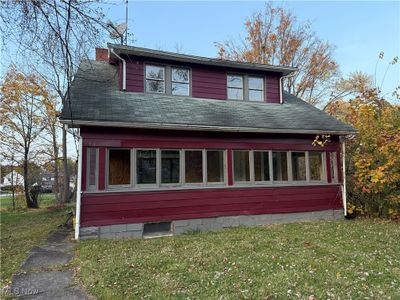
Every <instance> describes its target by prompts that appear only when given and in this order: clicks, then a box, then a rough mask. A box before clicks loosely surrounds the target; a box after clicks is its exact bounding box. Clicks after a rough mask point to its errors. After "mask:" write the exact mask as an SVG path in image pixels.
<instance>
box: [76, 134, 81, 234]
mask: <svg viewBox="0 0 400 300" xmlns="http://www.w3.org/2000/svg"><path fill="white" fill-rule="evenodd" d="M81 194H82V136H81V135H79V150H78V179H77V181H76V213H75V240H78V239H79V229H80V225H81Z"/></svg>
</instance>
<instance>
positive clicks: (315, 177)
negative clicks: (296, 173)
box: [308, 151, 324, 181]
mask: <svg viewBox="0 0 400 300" xmlns="http://www.w3.org/2000/svg"><path fill="white" fill-rule="evenodd" d="M308 156H309V165H310V179H311V181H322V180H323V175H324V168H323V167H324V166H323V163H322V161H323V159H322V158H323V153H322V152H317V151H310V152H309V153H308Z"/></svg>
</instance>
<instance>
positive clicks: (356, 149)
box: [326, 88, 400, 217]
mask: <svg viewBox="0 0 400 300" xmlns="http://www.w3.org/2000/svg"><path fill="white" fill-rule="evenodd" d="M326 111H327V112H328V113H330V114H332V115H334V116H336V117H338V118H340V119H342V120H343V121H344V122H347V123H349V124H351V125H353V126H354V127H355V128H356V129H357V131H358V133H357V134H356V135H355V136H353V137H351V138H349V139H348V140H347V142H346V144H347V145H346V152H347V158H348V159H347V170H346V171H347V172H346V173H347V174H348V190H349V199H350V202H352V203H353V204H355V205H356V206H358V207H361V208H362V210H363V211H364V212H366V213H369V214H373V215H378V216H387V215H395V214H398V216H399V217H400V190H399V187H400V160H399V157H400V106H399V105H398V104H396V103H390V102H389V101H387V100H385V99H383V98H382V97H381V96H380V93H379V90H377V89H376V88H372V89H369V90H365V91H364V92H362V93H361V94H360V95H358V96H356V97H355V98H354V99H351V100H350V101H345V100H338V101H335V102H332V103H330V104H329V105H328V106H327V108H326Z"/></svg>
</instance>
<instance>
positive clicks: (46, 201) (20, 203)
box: [0, 193, 56, 211]
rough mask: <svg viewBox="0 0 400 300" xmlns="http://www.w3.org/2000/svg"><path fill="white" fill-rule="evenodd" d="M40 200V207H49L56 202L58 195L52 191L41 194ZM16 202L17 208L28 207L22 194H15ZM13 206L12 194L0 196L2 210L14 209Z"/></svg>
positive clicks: (0, 209) (0, 208)
mask: <svg viewBox="0 0 400 300" xmlns="http://www.w3.org/2000/svg"><path fill="white" fill-rule="evenodd" d="M38 200H39V206H40V207H47V206H51V205H55V204H56V197H55V195H54V194H51V193H49V194H40V195H39V199H38ZM15 203H16V209H23V208H26V202H25V197H24V196H23V195H22V194H20V195H16V196H15ZM12 207H13V204H12V197H11V196H9V195H7V196H1V197H0V211H5V210H10V209H12Z"/></svg>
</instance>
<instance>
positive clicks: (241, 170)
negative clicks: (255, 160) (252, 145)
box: [233, 150, 250, 182]
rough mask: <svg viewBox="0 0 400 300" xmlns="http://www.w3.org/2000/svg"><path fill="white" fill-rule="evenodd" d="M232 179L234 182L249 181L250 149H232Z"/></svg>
mask: <svg viewBox="0 0 400 300" xmlns="http://www.w3.org/2000/svg"><path fill="white" fill-rule="evenodd" d="M233 180H234V181H235V182H249V181H250V151H247V150H234V151H233Z"/></svg>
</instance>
